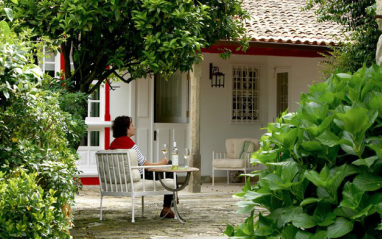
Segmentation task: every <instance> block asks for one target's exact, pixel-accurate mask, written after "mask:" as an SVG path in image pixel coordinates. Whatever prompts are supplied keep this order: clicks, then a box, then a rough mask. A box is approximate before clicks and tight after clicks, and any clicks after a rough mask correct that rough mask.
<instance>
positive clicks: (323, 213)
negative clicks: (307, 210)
mask: <svg viewBox="0 0 382 239" xmlns="http://www.w3.org/2000/svg"><path fill="white" fill-rule="evenodd" d="M331 207H332V205H331V204H330V203H329V202H328V201H326V200H323V201H320V202H318V203H317V207H316V210H314V213H313V219H314V221H315V222H316V223H317V225H319V226H328V225H330V224H333V223H334V221H335V219H336V215H334V214H333V213H332V208H331Z"/></svg>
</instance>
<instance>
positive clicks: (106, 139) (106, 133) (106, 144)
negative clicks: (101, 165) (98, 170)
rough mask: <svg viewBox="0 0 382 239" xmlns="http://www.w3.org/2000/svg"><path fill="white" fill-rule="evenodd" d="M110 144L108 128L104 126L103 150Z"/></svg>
mask: <svg viewBox="0 0 382 239" xmlns="http://www.w3.org/2000/svg"><path fill="white" fill-rule="evenodd" d="M109 146H110V128H105V150H108V149H109Z"/></svg>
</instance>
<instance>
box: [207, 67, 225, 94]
mask: <svg viewBox="0 0 382 239" xmlns="http://www.w3.org/2000/svg"><path fill="white" fill-rule="evenodd" d="M210 80H211V87H223V88H224V81H225V74H224V73H221V72H220V71H219V67H217V66H213V65H212V63H210Z"/></svg>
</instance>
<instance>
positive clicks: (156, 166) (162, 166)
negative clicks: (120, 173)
mask: <svg viewBox="0 0 382 239" xmlns="http://www.w3.org/2000/svg"><path fill="white" fill-rule="evenodd" d="M170 167H171V165H152V166H131V168H138V169H139V168H170Z"/></svg>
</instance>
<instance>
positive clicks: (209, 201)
mask: <svg viewBox="0 0 382 239" xmlns="http://www.w3.org/2000/svg"><path fill="white" fill-rule="evenodd" d="M242 186H243V185H242V184H230V185H226V184H215V186H214V187H212V186H211V184H206V183H203V186H202V192H201V193H189V192H188V191H187V188H186V189H185V190H183V191H182V192H180V193H179V198H180V203H179V204H178V209H179V212H180V213H181V216H182V217H183V218H184V219H186V220H187V223H185V224H182V223H180V222H179V221H177V220H174V219H163V220H159V213H160V210H161V209H162V202H163V197H162V196H155V197H145V207H144V209H145V213H144V217H142V214H141V209H142V208H141V206H142V205H141V200H140V198H137V200H136V201H137V203H136V204H135V205H136V207H135V215H136V217H135V223H131V198H130V197H104V199H103V205H104V206H103V220H102V221H100V220H99V202H100V201H99V200H100V199H99V188H98V186H84V188H83V190H82V191H81V192H80V194H79V195H78V196H76V203H77V205H76V206H75V207H74V208H73V209H72V210H73V215H74V224H75V227H74V228H73V229H72V230H71V231H70V233H71V235H72V236H73V238H87V239H91V238H118V239H119V238H134V239H137V238H153V239H162V238H166V239H169V238H199V239H207V238H227V237H226V236H224V235H223V232H224V230H225V228H226V225H227V224H231V225H235V226H236V225H238V224H241V223H243V222H244V220H245V219H246V217H247V216H248V215H242V214H236V211H237V210H238V207H237V206H236V203H237V202H238V201H240V199H237V198H233V197H232V195H233V194H234V193H235V192H240V191H241V188H242Z"/></svg>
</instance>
